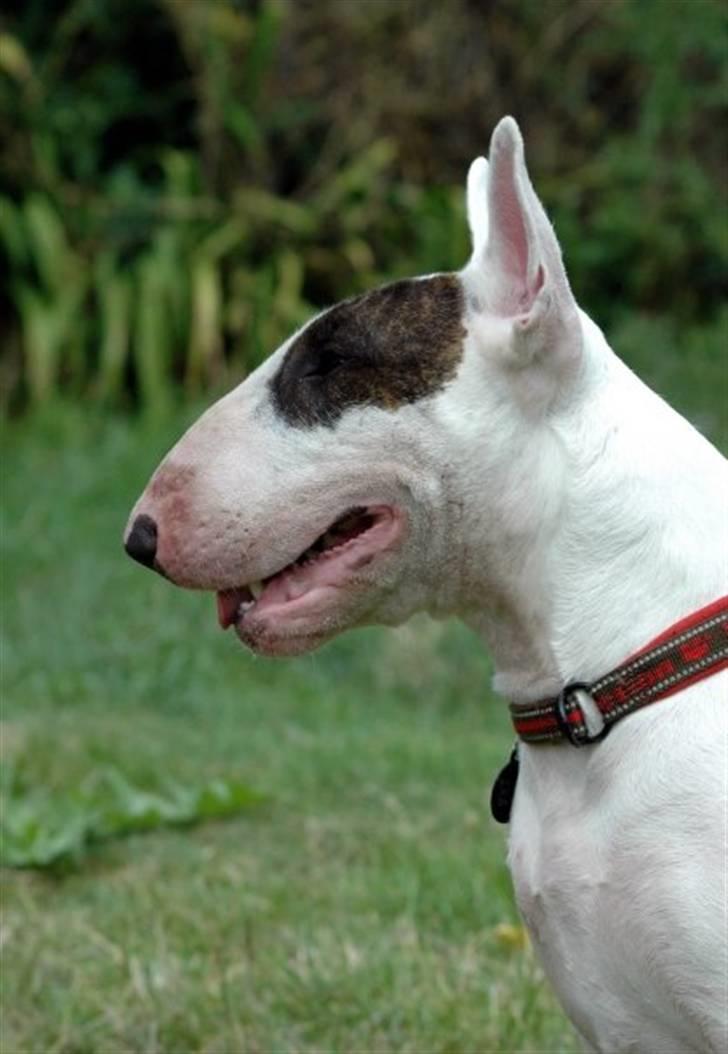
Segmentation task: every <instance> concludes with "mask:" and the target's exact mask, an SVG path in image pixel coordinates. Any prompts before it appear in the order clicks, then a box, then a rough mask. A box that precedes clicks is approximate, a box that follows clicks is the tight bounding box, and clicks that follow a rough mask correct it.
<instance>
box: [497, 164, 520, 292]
mask: <svg viewBox="0 0 728 1054" xmlns="http://www.w3.org/2000/svg"><path fill="white" fill-rule="evenodd" d="M499 153H500V155H501V156H500V157H498V158H497V159H494V164H493V165H492V166H491V181H492V182H491V223H492V224H493V228H492V229H493V241H494V242H495V245H494V248H495V249H496V258H497V261H498V263H499V265H500V267H501V268H502V270H503V271H505V272H506V274H507V275H508V277H509V278H511V279H514V280H515V281H516V282H519V283H521V284H522V285H523V286H525V282H526V275H527V272H528V235H527V233H526V225H525V223H524V219H523V209H522V207H521V202H520V201H519V196H518V190H517V188H516V182H515V170H514V169H515V165H514V161H515V158H514V152H513V150H512V149H511V150H508V151H507V154H508V156H507V157H504V156H503V155H504V154H505V153H506V151H505V150H502V151H500V152H499ZM519 292H520V290H519Z"/></svg>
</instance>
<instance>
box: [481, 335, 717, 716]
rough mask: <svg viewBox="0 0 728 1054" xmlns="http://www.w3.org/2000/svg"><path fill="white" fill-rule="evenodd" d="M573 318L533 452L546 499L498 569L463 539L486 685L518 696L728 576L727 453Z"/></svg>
mask: <svg viewBox="0 0 728 1054" xmlns="http://www.w3.org/2000/svg"><path fill="white" fill-rule="evenodd" d="M582 325H583V327H584V336H585V347H586V354H585V357H584V369H583V375H582V381H581V388H582V397H581V398H580V399H579V400H578V402H577V403H576V404H575V409H574V412H569V410H568V409H567V410H566V411H565V412H559V413H557V414H554V415H552V417H551V418H550V419H549V423H548V425H547V426H546V432H545V433H544V434H542V435H541V436H537V437H536V439H535V445H534V447H533V449H532V452H531V455H530V458H531V460H530V466H529V469H528V471H529V473H530V475H531V478H532V486H533V489H532V493H531V496H530V500H531V501H532V502H533V503H534V505H535V506H536V507H538V508H544V507H546V503H547V502H549V503H551V505H552V508H551V511H550V512H549V513H548V514H547V515H545V516H544V517H541V518H537V520H536V521H534V522H538V528H534V531H533V533H532V534H531V536H530V537H528V536H527V535H524V537H523V538H522V539H520V544H519V546H518V547H517V548H518V551H517V553H516V557H515V559H514V560H513V561H512V563H511V564H510V567H508V568H506V570H505V573H503V574H499V575H498V576H497V577H498V580H497V581H495V582H494V581H493V575H492V567H491V568H490V569H489V575H488V580H487V581H486V580H481V581H478V575H477V571H476V570H475V568H477V567H479V566H480V567H488V557H489V553H490V551H492V543H491V542H490V541H489V543H488V545H487V548H488V552H487V553H486V552H484V553H483V554H481V555H482V559H480V557H479V554H478V553H477V552H475V553H472V567H471V569H470V572H469V574H470V578H471V585H470V589H469V592H470V595H471V596H474V595H477V594H478V593H479V594H480V597H481V603H480V604H478V603H477V601H476V602H475V603H474V604H473V607H472V609H471V610H468V611H467V613H463V614H464V618H465V621H466V622H467V623H468V624H469V625H470V626H471V627H472V628H474V629H475V630H476V631H477V632H478V633H479V634H480V635H481V636H482V638H483V639H484V641H485V642H486V645H487V647H488V649H489V651H490V653H491V655H492V656H493V659H494V664H495V671H496V673H495V679H494V686H495V689H496V691H497V692H498V693H499V694H500V695H503V696H505V697H506V698H508V699H510V700H512V701H515V702H527V701H532V700H535V699H538V698H543V697H545V696H549V695H552V694H554V693H555V692H558V690H559V689H560V688H561V687H563V685H564V684H566V683H568V682H569V681H572V680H586V681H589V680H590V679H594V678H596V677H597V676H599V675H601V674H604V673H606V672H608V671H609V670H610V669H611V668H613V667H614V666H615V665H617V664H618V663H619V662H621V661H622V660H623V659H625V658H626V657H627V656H628V655H629V654H630V653H631V652H633V651H635V650H636V649H637V648H639V647H640V646H642V645H644V644H646V643H647V642H648V641H649V640H650V639H651V638H652V637H654V636H656V635H657V634H658V633H659V632H660V631H662V630H663V629H665V628H667V626H669V625H670V624H671V622H674V621H676V620H677V619H679V618H680V617H682V616H684V615H686V614H688V613H689V612H690V611H692V610H694V609H697V608H698V607H700V606H701V605H703V604H705V603H708V602H709V601H711V600H713V599H715V598H716V597H717V596H719V595H721V594H722V593H724V592H726V589H727V578H728V554H726V550H725V542H724V536H725V524H726V514H727V511H728V510H727V508H726V497H725V496H726V494H728V478H727V476H726V463H725V461H724V460H723V459H722V458H721V457H720V455H719V454H718V453H717V451H716V450H715V449H714V448H713V447H712V446H711V445H710V444H709V443H708V442H707V441H706V440H704V439H703V438H702V436H700V435H699V433H698V432H696V431H695V430H694V429H693V428H692V427H691V426H690V425H689V424H688V423H687V422H686V421H685V420H684V419H683V418H682V417H680V415H679V414H677V413H675V412H674V411H673V410H672V409H671V408H670V407H669V406H667V404H665V403H664V402H663V401H662V400H661V399H660V398H659V397H658V396H657V395H655V394H654V393H653V392H652V391H650V390H649V389H648V388H647V387H646V386H645V385H643V384H642V382H641V381H640V380H639V379H638V378H637V377H635V376H634V375H633V374H632V373H631V372H630V371H629V370H628V369H627V368H626V367H625V366H624V365H623V364H622V363H621V362H620V361H619V360H618V359H617V358H616V356H615V355H614V354H613V353H612V352H611V350H610V349H609V348H608V346H607V345H606V342H605V341H604V338H603V336H602V335H601V332H600V331H599V330H598V329H597V327H596V326H595V325H594V324H593V323H592V322H591V321H590V320H589V319H588V318H587V317H586V316H583V317H582ZM555 473H559V474H560V476H561V485H560V488H559V498H558V500H557V501H556V502H554V497H553V494H554V476H555ZM501 551H502V550H501Z"/></svg>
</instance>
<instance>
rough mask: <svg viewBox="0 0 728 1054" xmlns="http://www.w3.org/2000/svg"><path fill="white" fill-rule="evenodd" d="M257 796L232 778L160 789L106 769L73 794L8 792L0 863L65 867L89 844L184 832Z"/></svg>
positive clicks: (251, 802)
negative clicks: (160, 832)
mask: <svg viewBox="0 0 728 1054" xmlns="http://www.w3.org/2000/svg"><path fill="white" fill-rule="evenodd" d="M262 801H263V796H262V795H260V794H259V793H258V792H256V791H255V790H253V789H252V788H251V787H249V786H248V785H247V784H246V783H243V782H242V781H241V780H238V779H235V778H225V779H223V778H218V779H214V780H211V781H210V782H209V783H205V784H202V785H201V786H192V787H190V786H184V785H182V784H178V783H169V784H168V785H167V786H165V787H164V789H163V790H161V791H159V790H155V791H150V790H145V789H143V788H140V787H137V786H135V785H134V784H133V783H131V782H129V780H128V779H127V778H126V777H125V776H124V775H123V774H122V773H121V772H119V771H118V770H116V769H104V770H103V771H102V772H101V773H100V774H98V775H97V774H94V778H93V779H91V780H89V781H87V785H86V788H85V789H84V790H83V791H82V792H80V793H77V794H75V795H73V796H72V795H67V796H60V797H54V798H53V799H51V798H50V796H48V795H47V794H41V793H38V792H30V793H26V794H18V793H17V791H16V793H15V794H13V793H10V794H8V795H6V796H4V798H3V800H2V814H1V821H0V865H2V866H4V867H13V868H34V869H41V870H42V869H55V870H59V869H67V868H68V867H70V866H73V865H74V864H77V863H78V862H79V861H80V859H81V857H82V856H83V854H84V852H85V851H86V850H88V848H89V847H90V846H92V845H98V844H99V843H101V842H106V841H110V840H111V839H114V838H123V837H125V836H127V835H132V834H137V833H140V832H144V831H153V830H157V829H159V828H163V827H183V826H184V827H187V826H193V825H195V824H199V823H204V822H207V821H210V820H219V819H225V818H227V817H231V816H235V815H238V814H239V813H241V812H243V811H244V810H247V809H250V808H252V807H253V806H255V805H258V804H260V803H261V802H262Z"/></svg>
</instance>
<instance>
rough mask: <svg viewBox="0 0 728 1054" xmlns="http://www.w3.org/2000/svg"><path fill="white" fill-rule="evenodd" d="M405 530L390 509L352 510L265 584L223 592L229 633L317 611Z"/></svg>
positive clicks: (221, 615) (220, 606)
mask: <svg viewBox="0 0 728 1054" xmlns="http://www.w3.org/2000/svg"><path fill="white" fill-rule="evenodd" d="M400 528H401V514H400V513H399V512H398V511H397V510H395V509H393V508H391V507H389V506H386V505H376V506H368V507H361V506H359V507H356V508H353V509H349V510H348V511H347V512H345V513H344V514H343V515H342V516H340V517H339V518H338V519H337V520H335V521H334V523H332V524H331V525H330V526H329V527H328V528H327V529H326V530H325V531H324V532H323V534H320V535H319V536H318V538H316V540H315V541H314V542H313V544H312V545H310V546H309V547H308V548H307V549H305V550H304V551H303V552H302V553H301V554H300V556H298V557H297V558H296V559H295V560H294V561H292V562H291V563H289V564H287V565H286V566H285V567H283V568H281V570H280V571H277V572H276V573H275V574H273V575H270V576H269V577H268V578H265V579H263V580H262V581H260V582H249V583H248V584H247V585H243V586H238V587H235V588H233V589H224V590H220V591H218V593H217V617H218V621H219V623H220V626H221V627H222V628H223V629H228V627H229V626H233V625H234V626H236V627H237V628H238V630H239V631H240V630H241V629H242V627H243V623H244V622H245V621H246V620H250V619H251V618H252V617H253V616H254V615H263V614H265V615H273V616H275V615H278V614H279V613H280V614H282V613H283V611H284V609H285V613H286V614H288V613H292V612H295V611H296V609H297V608H299V607H301V608H309V607H311V606H312V604H313V606H314V607H315V606H317V605H316V603H315V602H316V601H317V600H318V601H321V600H322V599H323V598H324V597H325V595H326V594H327V593H328V592H330V591H331V590H335V589H337V588H340V587H342V586H343V585H344V584H345V583H346V582H347V580H348V579H350V577H351V575H352V574H354V573H355V572H357V571H358V570H360V569H361V568H363V567H365V566H366V565H367V564H368V563H370V562H371V561H372V560H373V559H374V557H375V556H377V555H378V554H379V553H381V552H382V551H383V550H385V549H387V548H389V547H390V545H391V544H392V543H393V542H394V541H395V540H396V538H397V537H398V535H399V533H400Z"/></svg>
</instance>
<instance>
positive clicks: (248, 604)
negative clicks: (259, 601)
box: [238, 600, 255, 618]
mask: <svg viewBox="0 0 728 1054" xmlns="http://www.w3.org/2000/svg"><path fill="white" fill-rule="evenodd" d="M254 604H255V601H254V600H243V601H241V603H240V607H239V608H238V618H242V617H243V615H244V614H245V612H246V611H250V609H251V608H252V607H253V605H254Z"/></svg>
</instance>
